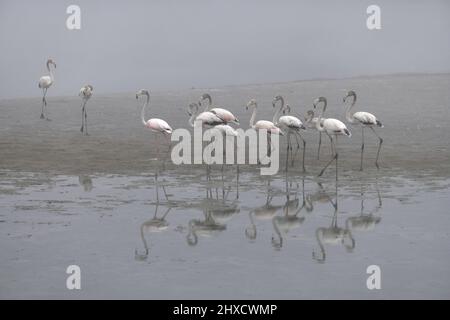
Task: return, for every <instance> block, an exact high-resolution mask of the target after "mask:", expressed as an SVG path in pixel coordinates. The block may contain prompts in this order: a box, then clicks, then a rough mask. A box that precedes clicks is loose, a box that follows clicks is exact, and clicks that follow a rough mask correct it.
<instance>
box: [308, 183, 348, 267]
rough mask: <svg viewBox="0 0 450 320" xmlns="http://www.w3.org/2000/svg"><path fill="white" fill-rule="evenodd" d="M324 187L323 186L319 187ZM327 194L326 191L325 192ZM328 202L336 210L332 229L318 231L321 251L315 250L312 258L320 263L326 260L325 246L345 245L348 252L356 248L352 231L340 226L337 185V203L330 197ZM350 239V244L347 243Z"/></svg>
mask: <svg viewBox="0 0 450 320" xmlns="http://www.w3.org/2000/svg"><path fill="white" fill-rule="evenodd" d="M319 186H320V187H322V185H319ZM323 191H324V192H325V190H323ZM328 200H329V202H330V204H331V205H332V207H333V208H334V213H333V218H332V220H331V226H330V227H327V228H325V227H320V228H317V229H316V239H317V243H318V245H319V248H320V251H319V252H316V251H315V250H313V253H312V257H313V259H314V260H316V261H317V262H319V263H324V262H325V260H326V251H325V244H328V245H339V244H340V245H343V246H344V247H345V249H346V250H347V252H352V251H353V249H354V248H355V239H354V238H353V235H352V233H351V230H350V229H347V228H341V227H339V226H338V190H337V184H336V201H335V202H333V200H332V199H331V197H329V196H328ZM347 239H348V242H349V243H346V240H347Z"/></svg>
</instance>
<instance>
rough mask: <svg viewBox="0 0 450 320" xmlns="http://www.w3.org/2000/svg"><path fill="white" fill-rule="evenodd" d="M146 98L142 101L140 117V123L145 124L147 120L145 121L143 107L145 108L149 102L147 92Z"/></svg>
mask: <svg viewBox="0 0 450 320" xmlns="http://www.w3.org/2000/svg"><path fill="white" fill-rule="evenodd" d="M146 97H147V98H146V100H145V102H144V105H143V106H142V111H141V118H142V123H143V124H144V126H145V125H147V122H146V121H145V108H147V106H148V104H149V103H150V96H149V95H148V94H147V95H146Z"/></svg>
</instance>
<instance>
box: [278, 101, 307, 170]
mask: <svg viewBox="0 0 450 320" xmlns="http://www.w3.org/2000/svg"><path fill="white" fill-rule="evenodd" d="M278 101H280V108H279V109H277V110H276V112H275V114H274V115H273V123H274V124H275V125H276V126H278V127H281V128H282V129H286V130H287V138H286V139H287V142H288V144H287V155H286V170H287V159H288V156H289V150H290V151H291V152H292V145H291V134H294V136H295V139H296V141H297V150H298V149H299V148H300V145H299V143H298V138H300V139H301V140H302V141H303V160H302V167H303V172H305V171H306V170H305V149H306V141H305V139H303V137H302V135H301V134H300V130H306V128H305V126H304V125H303V123H302V122H301V121H300V119H298V118H297V117H294V116H291V115H284V116H281V117H279V113H280V111H283V113H286V111H287V113H290V111H291V107H290V106H289V105H288V104H286V106H285V104H284V99H283V97H282V96H276V97H275V98H274V99H273V101H272V106H273V107H274V108H275V106H276V103H277V102H278Z"/></svg>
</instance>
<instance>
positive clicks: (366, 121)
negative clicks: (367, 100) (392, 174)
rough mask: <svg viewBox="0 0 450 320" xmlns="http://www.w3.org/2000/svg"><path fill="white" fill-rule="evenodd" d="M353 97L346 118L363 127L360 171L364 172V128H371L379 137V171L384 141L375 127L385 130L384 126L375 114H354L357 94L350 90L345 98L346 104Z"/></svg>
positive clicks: (360, 112)
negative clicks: (353, 109)
mask: <svg viewBox="0 0 450 320" xmlns="http://www.w3.org/2000/svg"><path fill="white" fill-rule="evenodd" d="M349 97H352V98H353V100H352V103H351V104H350V105H349V106H348V107H347V111H346V113H345V117H346V118H347V121H348V122H350V123H351V124H360V125H361V132H362V143H361V167H360V170H361V171H362V170H363V154H364V128H365V127H369V128H370V129H371V130H372V131H373V133H374V134H375V135H376V136H377V138H378V140H379V144H378V152H377V158H376V160H375V165H376V167H377V168H378V169H379V168H380V167H379V166H378V158H379V156H380V150H381V144H382V143H383V139H382V138H381V137H380V136H379V135H378V133H377V132H376V131H375V129H374V128H373V127H374V126H377V127H380V128H383V124H382V123H381V122H380V121H379V120H378V119H377V117H375V116H374V115H373V114H371V113H369V112H364V111H358V112H355V113H352V112H351V111H352V108H353V107H354V106H355V103H356V93H355V91H353V90H350V91H349V92H348V93H347V95H346V96H345V97H344V103H345V101H346V100H347V98H349Z"/></svg>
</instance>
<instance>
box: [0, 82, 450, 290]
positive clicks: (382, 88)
mask: <svg viewBox="0 0 450 320" xmlns="http://www.w3.org/2000/svg"><path fill="white" fill-rule="evenodd" d="M449 82H450V76H449V75H416V76H412V75H410V76H391V77H378V78H359V79H347V80H327V81H304V82H297V83H288V84H276V85H260V86H246V87H229V88H222V89H213V90H208V91H209V92H211V94H212V95H213V98H215V99H216V100H217V103H218V104H221V105H223V106H226V107H227V108H229V109H230V110H232V111H233V112H235V113H236V114H237V115H238V117H239V118H240V119H241V123H242V126H243V127H247V122H248V119H249V117H250V115H249V114H247V113H246V112H245V107H244V105H245V103H246V102H247V101H248V100H249V99H250V98H253V97H256V98H258V100H260V104H261V106H260V112H259V113H258V116H257V118H259V119H270V118H271V116H272V112H273V109H272V106H271V103H270V102H271V99H272V97H273V96H275V95H276V94H283V95H284V96H285V98H286V100H288V102H289V103H290V104H291V105H293V106H294V108H295V110H296V112H298V113H300V114H303V113H304V112H305V111H306V110H307V109H310V108H311V102H312V99H313V98H314V97H317V96H319V95H326V96H327V97H328V99H329V101H330V105H329V108H328V110H329V113H328V116H330V117H332V116H333V117H338V118H341V119H344V110H345V109H344V107H343V106H342V103H341V101H342V97H341V96H343V95H344V94H345V90H344V89H349V88H352V89H355V90H356V91H357V92H358V94H359V97H358V103H357V108H358V106H361V109H362V110H365V111H370V112H373V113H375V114H376V115H377V116H378V117H379V118H380V119H381V120H382V121H383V122H384V124H385V128H383V129H380V131H379V133H380V134H381V135H382V136H383V137H384V138H385V143H384V145H383V149H382V156H381V168H380V170H376V168H374V165H373V161H374V156H375V153H376V140H375V139H372V138H368V139H367V144H366V152H367V153H366V158H365V166H366V170H365V171H363V172H359V171H358V170H357V169H358V166H359V150H360V130H359V128H352V130H353V137H352V138H351V139H342V138H341V139H340V140H339V150H340V158H339V180H338V183H337V184H336V181H335V179H334V167H330V169H329V170H328V171H327V172H326V174H325V175H324V176H323V177H322V178H320V179H319V178H317V177H316V175H317V173H318V172H319V171H320V168H321V166H322V165H323V164H324V163H325V162H326V161H327V159H328V157H329V152H330V150H329V145H328V142H327V141H325V142H324V145H323V148H322V154H321V160H320V161H317V160H315V150H316V149H315V148H316V145H317V139H318V136H317V133H316V132H305V138H306V140H307V156H306V169H307V172H306V173H303V172H302V170H301V163H300V154H297V155H296V159H295V161H294V166H293V167H289V168H288V173H287V174H286V173H285V170H284V167H283V166H284V159H285V151H284V150H285V145H282V146H281V150H282V152H281V155H280V163H281V166H282V168H281V169H280V172H279V174H277V175H275V176H271V177H263V176H261V175H260V174H259V170H258V169H257V166H242V167H241V168H240V169H241V170H240V171H239V175H237V170H236V167H235V166H226V167H225V168H224V170H223V172H222V170H221V167H220V166H213V167H212V169H211V173H210V175H209V176H208V174H207V171H206V168H205V167H204V166H195V167H192V166H174V165H173V164H171V162H170V159H168V158H167V155H165V154H163V153H162V152H161V150H163V149H164V148H163V146H164V142H163V141H162V140H160V141H159V142H157V141H156V140H155V138H154V137H153V136H152V134H151V133H149V132H148V131H146V130H145V129H144V128H142V127H141V123H140V122H139V112H140V105H139V104H137V103H136V100H135V99H134V96H133V95H132V94H130V95H115V96H98V97H93V98H92V100H91V101H90V104H89V105H88V108H89V109H88V112H89V115H90V118H89V121H91V122H90V123H91V126H90V133H91V136H89V137H83V136H82V135H81V133H80V132H79V126H80V125H81V119H79V117H80V116H81V111H80V110H79V101H78V100H77V99H76V98H57V97H56V98H55V97H53V98H52V97H51V96H50V97H49V99H48V101H49V111H50V118H51V119H52V121H41V120H39V112H40V109H39V99H19V100H3V101H0V107H1V110H2V112H1V114H0V124H1V125H0V152H1V156H0V168H1V169H0V252H1V253H0V256H1V259H0V298H17V299H20V298H42V299H43V298H65V299H78V298H179V299H187V298H192V299H205V298H271V299H276V298H286V299H291V298H292V299H297V298H365V299H372V298H449V297H450V277H448V269H449V266H450V253H449V250H448V245H449V243H450V232H449V230H450V215H449V212H448V208H449V205H450V198H449V196H448V195H449V189H450V170H449V164H450V161H449V160H450V150H449V144H448V141H449V138H450V131H449V130H448V129H447V127H446V123H448V121H449V120H450V119H449V118H450V116H449V112H448V106H449V104H450V94H449V92H448V87H449ZM202 92H203V90H199V89H194V90H189V91H183V92H169V93H168V92H157V93H154V99H152V103H154V105H155V106H160V107H155V108H153V109H152V108H151V109H150V110H151V111H150V112H151V114H152V115H155V116H158V117H161V118H164V119H167V121H168V122H169V123H171V125H172V126H173V127H174V128H177V127H188V124H187V115H186V112H185V110H186V106H187V102H189V101H196V99H198V96H199V95H200V94H201V93H202ZM380 92H382V93H383V94H380ZM174 110H175V111H176V112H174ZM327 112H328V111H327ZM369 137H370V136H369ZM158 144H159V145H160V146H161V148H158V147H155V146H157V145H158ZM157 150H158V151H159V153H157ZM155 157H159V158H160V160H154V158H155ZM72 264H76V265H79V266H80V267H81V270H82V290H80V291H69V290H67V289H66V277H67V274H66V273H65V271H66V268H67V266H69V265H72ZM369 265H379V266H380V268H381V272H382V289H381V290H372V291H371V290H368V289H367V287H366V279H367V277H368V275H367V274H366V269H367V267H368V266H369Z"/></svg>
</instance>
